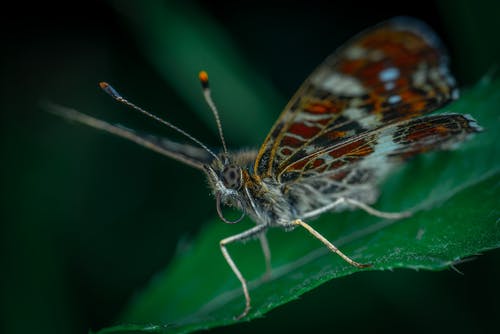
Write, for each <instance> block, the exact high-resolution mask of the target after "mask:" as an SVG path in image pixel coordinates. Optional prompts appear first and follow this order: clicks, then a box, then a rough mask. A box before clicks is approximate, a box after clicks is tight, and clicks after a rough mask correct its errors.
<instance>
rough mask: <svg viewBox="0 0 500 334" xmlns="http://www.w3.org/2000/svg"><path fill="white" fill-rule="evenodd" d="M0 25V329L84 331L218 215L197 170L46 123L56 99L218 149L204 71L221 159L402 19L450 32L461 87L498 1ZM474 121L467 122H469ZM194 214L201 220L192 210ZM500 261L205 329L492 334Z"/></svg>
mask: <svg viewBox="0 0 500 334" xmlns="http://www.w3.org/2000/svg"><path fill="white" fill-rule="evenodd" d="M11 5H13V7H10V8H3V9H2V13H1V14H0V17H1V20H0V25H1V30H0V34H1V36H2V40H1V41H2V45H1V52H0V57H1V62H0V66H1V77H0V78H1V79H0V80H1V82H0V85H1V89H0V119H1V123H0V129H1V131H0V138H1V141H0V157H1V160H0V161H1V163H0V170H1V173H0V178H1V179H0V187H1V188H0V189H1V192H0V196H1V198H0V207H1V222H0V238H1V240H0V242H1V244H0V247H1V261H2V262H1V263H0V268H1V269H0V270H1V272H0V283H1V285H0V293H1V294H0V307H1V313H0V314H1V315H0V331H1V332H2V333H35V332H36V333H84V332H87V330H88V329H94V330H97V329H99V328H102V327H104V326H107V325H110V324H112V323H113V321H114V319H116V317H117V316H118V315H119V314H120V311H121V310H122V309H123V307H124V306H125V304H126V303H127V301H128V300H129V299H130V298H131V296H133V295H134V293H135V292H137V291H138V289H140V288H141V287H142V286H144V285H145V284H147V282H148V281H149V280H150V279H151V277H152V276H153V275H154V274H155V273H156V272H158V271H160V270H161V269H163V268H165V267H166V266H167V265H168V263H169V261H170V260H171V259H172V257H173V256H174V254H175V252H176V249H178V248H179V247H182V244H183V240H189V239H191V238H193V236H196V234H197V233H198V232H199V231H200V228H201V227H202V226H203V224H204V222H205V221H207V220H208V218H211V217H213V216H214V215H215V210H214V203H213V199H212V198H210V197H209V196H208V193H209V192H208V190H207V187H206V185H205V180H204V177H203V175H201V174H200V173H199V172H198V171H196V170H192V169H190V168H189V167H185V166H183V165H181V164H179V163H177V162H175V161H171V160H169V159H166V158H164V157H161V156H159V155H157V154H155V153H153V152H148V151H147V150H145V149H143V148H141V147H138V146H136V145H133V144H130V143H128V142H126V141H124V140H121V139H118V138H114V137H112V136H110V135H106V134H102V133H99V132H97V131H94V130H91V129H89V128H86V127H83V126H79V125H74V124H70V123H68V122H66V121H64V120H61V119H59V118H57V117H54V116H52V115H50V114H48V113H45V112H43V111H41V109H40V107H39V103H40V101H42V100H50V101H53V102H57V103H59V104H62V105H65V106H70V107H73V108H76V109H78V110H80V111H82V112H85V113H89V114H92V115H94V116H97V117H99V118H103V119H106V120H109V121H113V122H119V123H121V124H124V125H126V126H128V127H131V128H135V129H142V130H145V131H148V132H152V133H156V134H161V135H164V136H168V137H169V138H174V139H179V140H182V139H181V138H179V136H178V135H177V134H175V133H172V131H169V130H168V129H165V128H163V127H161V126H159V125H158V124H154V123H153V122H151V121H149V120H147V119H144V117H141V115H137V113H134V112H133V111H130V110H127V109H126V108H124V107H123V106H120V105H118V104H117V103H116V102H114V101H113V100H112V99H111V98H110V97H109V96H107V95H106V94H104V93H103V92H102V91H100V89H99V88H98V86H97V83H98V82H99V81H103V80H105V81H108V82H110V83H111V84H113V85H114V86H115V87H116V88H117V89H118V90H119V91H120V92H121V93H122V94H123V95H124V96H126V97H128V98H129V99H131V100H132V101H134V102H135V103H136V104H138V105H140V106H143V107H145V108H146V109H148V110H151V111H154V112H155V113H156V114H158V115H161V116H163V117H166V118H167V119H169V120H170V121H172V122H173V123H174V124H177V125H179V126H180V127H182V128H183V129H185V130H187V131H188V132H190V133H192V134H194V135H195V136H196V137H198V138H199V139H201V140H202V141H203V142H205V143H207V144H208V145H209V146H213V147H216V146H219V141H218V138H217V133H216V128H215V124H214V121H213V119H212V117H211V114H210V112H209V110H208V108H207V107H206V106H205V104H204V102H203V99H202V95H201V91H200V88H199V83H198V81H197V73H198V71H199V70H201V69H206V70H207V71H208V72H209V74H210V77H211V84H212V91H213V94H214V98H215V99H216V101H217V104H218V106H219V109H220V111H221V118H222V122H223V125H224V130H225V133H226V137H227V141H228V142H229V146H230V147H233V148H235V147H242V146H245V147H257V146H258V145H259V144H260V143H261V142H262V140H263V138H264V137H265V135H266V133H267V131H268V129H269V128H270V127H271V125H272V123H273V120H274V119H275V118H276V117H277V115H278V114H279V112H280V111H281V109H282V107H283V106H284V104H285V103H286V101H287V99H288V98H289V97H291V96H292V94H293V92H294V91H295V89H296V88H297V87H298V86H299V85H300V83H301V82H302V81H303V80H304V79H305V78H306V76H307V75H308V74H309V73H310V72H311V71H312V70H313V69H314V68H315V66H317V65H318V64H319V63H320V62H321V61H322V60H323V59H324V58H325V57H326V56H327V55H328V54H329V53H331V52H332V51H333V50H334V49H335V48H336V47H338V46H339V45H340V44H341V43H342V42H344V41H345V40H346V39H347V38H349V37H350V36H352V35H354V34H355V33H357V32H359V31H360V30H362V29H364V28H367V27H369V26H371V25H373V24H376V23H378V22H380V21H382V20H384V19H387V18H390V17H393V16H396V15H408V16H414V17H417V18H420V19H422V20H424V21H426V22H427V23H429V24H430V25H431V26H432V27H433V28H434V29H435V30H436V31H437V32H438V34H439V35H440V36H441V37H442V39H443V41H444V43H445V45H446V46H447V47H448V49H449V51H450V55H451V60H452V70H453V72H454V73H455V74H456V76H457V79H458V80H459V82H460V85H461V86H463V87H467V86H470V85H473V84H474V83H475V82H476V81H477V80H478V79H479V78H480V77H482V76H483V75H484V74H486V73H487V72H488V71H491V70H493V69H494V68H495V65H498V60H499V59H500V43H498V34H499V33H500V23H499V22H498V13H500V3H498V1H494V0H490V1H465V0H460V1H451V0H447V1H445V0H442V1H418V2H414V3H409V2H398V3H395V2H392V1H391V2H384V1H377V2H375V1H373V2H370V3H365V4H363V6H361V5H359V4H354V3H353V2H352V1H323V2H319V1H297V2H287V3H282V4H280V5H278V4H269V3H268V2H264V1H251V2H250V1H242V2H224V1H210V2H209V1H206V2H203V1H177V2H175V1H163V2H161V1H145V2H133V1H116V2H113V1H107V2H103V1H81V2H77V3H74V2H64V3H55V2H51V3H45V2H43V3H32V4H27V3H17V4H11ZM471 113H473V110H471ZM193 208H195V209H193ZM499 260H500V252H499V251H498V250H497V251H493V252H488V253H487V254H486V255H484V256H479V257H477V258H476V259H475V260H474V261H471V262H467V263H464V264H461V265H459V266H458V268H459V269H460V270H461V271H462V272H463V273H464V274H463V275H461V274H458V273H457V272H455V271H452V270H450V271H443V272H437V273H436V272H415V271H407V270H398V271H395V272H367V273H363V274H362V275H353V276H349V277H345V278H342V279H337V280H335V281H334V282H330V283H329V284H325V285H323V286H322V287H320V288H318V289H316V290H314V291H312V292H310V293H307V294H306V295H304V296H303V297H302V298H301V300H299V301H295V302H291V303H289V304H287V305H285V306H283V307H280V308H278V309H276V310H274V311H272V312H271V313H269V314H268V315H267V316H266V317H265V318H263V319H258V320H255V321H252V322H251V323H245V324H240V325H237V326H232V327H228V328H219V329H214V330H212V332H214V333H230V332H231V333H233V332H235V331H239V332H247V333H251V332H256V331H264V330H266V331H271V330H273V331H293V330H311V329H315V328H329V329H330V328H331V330H332V331H341V330H343V331H346V330H347V331H367V330H370V331H374V330H375V331H380V332H401V331H404V332H407V333H412V332H415V333H417V332H419V333H420V332H423V331H425V332H442V331H445V330H446V331H453V332H464V333H465V332H467V333H470V332H476V333H480V332H482V333H487V332H494V330H495V329H496V328H497V327H498V326H497V324H498V321H497V317H498V314H500V290H499V287H498V282H499V281H500V270H499V266H498V263H499Z"/></svg>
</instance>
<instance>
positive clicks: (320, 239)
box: [292, 219, 371, 268]
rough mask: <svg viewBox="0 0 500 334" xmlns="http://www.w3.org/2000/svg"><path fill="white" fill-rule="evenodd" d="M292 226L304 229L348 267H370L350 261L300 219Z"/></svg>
mask: <svg viewBox="0 0 500 334" xmlns="http://www.w3.org/2000/svg"><path fill="white" fill-rule="evenodd" d="M292 224H293V225H299V226H302V227H303V228H305V229H306V230H307V231H308V232H309V233H311V234H312V235H313V236H314V237H315V238H316V239H318V240H319V241H321V242H322V243H323V244H325V246H326V247H328V248H329V249H330V250H331V251H332V252H334V253H335V254H337V255H338V256H340V257H341V258H342V259H343V260H344V261H346V262H347V263H349V264H350V265H352V266H354V267H357V268H367V267H370V266H371V264H363V263H359V262H356V261H354V260H353V259H351V258H350V257H348V256H347V255H345V254H344V253H342V252H341V251H340V250H339V249H338V248H337V247H335V246H334V245H333V244H332V243H331V242H330V241H328V240H327V239H326V238H325V237H324V236H322V235H321V234H320V233H319V232H318V231H316V230H315V229H313V228H312V227H311V226H310V225H309V224H307V223H305V222H303V221H302V220H300V219H297V220H294V221H293V222H292Z"/></svg>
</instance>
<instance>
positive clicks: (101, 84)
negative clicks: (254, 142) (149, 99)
mask: <svg viewBox="0 0 500 334" xmlns="http://www.w3.org/2000/svg"><path fill="white" fill-rule="evenodd" d="M99 87H101V89H102V90H103V91H105V92H106V93H108V95H109V96H111V97H112V98H113V99H115V100H116V101H118V102H120V103H123V104H125V105H126V106H129V107H130V108H132V109H135V110H137V111H139V112H141V113H143V114H144V115H146V116H148V117H150V118H152V119H154V120H155V121H157V122H160V123H162V124H164V125H166V126H168V127H169V128H171V129H173V130H175V131H177V132H179V133H180V134H182V135H184V136H186V137H187V138H189V139H190V140H192V141H193V142H195V143H196V144H198V145H200V146H201V147H202V148H203V149H204V150H205V151H207V152H208V153H210V154H211V155H212V156H213V157H214V158H215V159H217V160H219V161H220V159H219V157H218V156H217V155H216V154H215V153H214V152H212V151H211V150H210V149H209V148H208V147H207V146H206V145H205V144H203V143H202V142H201V141H199V140H198V139H196V138H195V137H193V136H191V135H190V134H189V133H187V132H186V131H184V130H182V129H181V128H178V127H177V126H175V125H173V124H172V123H170V122H167V121H165V120H164V119H161V118H160V117H158V116H156V115H153V114H151V113H150V112H148V111H146V110H144V109H142V108H141V107H138V106H136V105H135V104H133V103H132V102H130V101H128V100H127V99H125V98H124V97H122V96H121V95H120V94H119V93H118V92H117V91H116V90H115V89H114V88H113V87H111V85H110V84H108V83H107V82H104V81H101V82H99ZM224 149H225V146H224Z"/></svg>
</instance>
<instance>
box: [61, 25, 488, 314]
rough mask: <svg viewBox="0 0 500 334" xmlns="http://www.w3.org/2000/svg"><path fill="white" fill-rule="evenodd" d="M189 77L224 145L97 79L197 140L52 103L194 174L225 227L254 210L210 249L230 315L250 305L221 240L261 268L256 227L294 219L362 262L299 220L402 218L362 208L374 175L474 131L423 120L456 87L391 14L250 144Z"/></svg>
mask: <svg viewBox="0 0 500 334" xmlns="http://www.w3.org/2000/svg"><path fill="white" fill-rule="evenodd" d="M199 79H200V81H201V84H202V88H203V93H204V96H205V99H206V101H207V103H208V105H209V107H210V109H211V111H212V112H213V114H214V118H215V121H216V123H217V126H218V130H219V135H220V139H221V142H222V149H221V150H218V151H213V150H211V149H209V148H208V147H207V146H206V145H205V144H203V143H202V142H200V141H199V140H198V139H196V138H195V137H193V136H192V135H190V134H188V133H186V132H185V131H184V130H182V129H180V128H178V127H176V126H174V125H173V124H171V123H170V122H167V121H165V120H163V119H161V118H159V117H157V116H155V115H153V114H151V113H149V112H148V111H146V110H144V109H142V108H140V107H138V106H136V105H134V104H133V103H132V102H130V101H128V100H126V99H125V98H123V97H122V96H121V95H120V94H119V93H118V92H117V91H116V90H115V89H114V88H112V87H111V86H110V85H109V84H107V83H104V82H101V83H100V87H101V88H102V89H103V90H104V91H105V92H106V93H108V94H109V95H111V97H113V98H114V99H115V100H117V101H119V102H121V103H123V104H125V105H128V106H129V107H132V108H133V109H135V110H137V111H139V112H141V113H143V114H145V115H147V116H149V117H151V118H153V119H155V120H156V121H158V122H161V123H163V124H165V125H166V126H168V127H170V128H172V129H174V130H176V131H178V132H180V133H181V134H183V135H184V136H185V137H186V138H187V139H189V140H190V141H191V142H192V143H194V144H195V145H191V144H180V143H177V142H174V141H171V140H169V139H165V138H160V137H156V136H152V135H149V134H141V133H139V132H136V131H134V130H130V129H127V128H123V127H121V126H119V125H113V124H110V123H107V122H104V121H101V120H98V119H96V118H93V117H91V116H88V115H86V114H82V113H80V112H77V111H75V110H73V109H68V108H64V107H61V106H52V108H51V109H52V111H53V112H54V113H57V114H59V115H61V116H63V117H65V118H68V119H70V120H74V121H78V122H80V123H83V124H86V125H89V126H92V127H94V128H97V129H101V130H104V131H107V132H110V133H113V134H115V135H118V136H120V137H124V138H126V139H129V140H131V141H133V142H136V143H137V144H140V145H142V146H145V147H147V148H149V149H152V150H154V151H156V152H158V153H160V154H163V155H165V156H168V157H171V158H174V159H176V160H178V161H181V162H183V163H185V164H187V165H189V166H191V167H194V168H197V169H199V170H202V171H203V172H204V173H205V174H206V176H207V178H208V182H209V185H210V187H211V189H212V192H213V195H214V197H215V199H216V208H217V212H218V215H219V216H220V218H221V219H222V220H223V221H224V222H225V223H229V224H234V223H237V222H239V221H240V220H241V218H242V217H243V216H244V215H245V214H246V215H249V216H250V217H251V218H252V220H253V221H254V222H255V223H256V225H255V226H254V227H252V228H250V229H249V230H247V231H244V232H242V233H239V234H236V235H233V236H230V237H227V238H224V239H222V240H221V241H220V245H219V246H220V249H221V252H222V254H223V256H224V258H225V260H226V261H227V263H228V265H229V266H230V268H231V270H232V271H233V272H234V274H235V275H236V277H237V278H238V280H239V281H240V283H241V287H242V290H243V294H244V298H245V306H244V309H243V311H242V313H241V314H240V315H239V316H238V317H237V318H242V317H244V316H246V315H247V314H248V312H249V310H250V307H251V302H250V295H249V291H248V287H247V282H246V280H245V278H244V277H243V275H242V274H241V272H240V270H239V268H238V266H237V265H236V263H235V262H234V261H233V259H232V258H231V255H230V254H229V252H228V250H227V245H228V244H231V243H233V242H237V241H245V240H248V239H252V238H258V239H259V240H260V242H261V246H262V249H263V253H264V256H265V261H266V267H267V271H268V272H270V268H271V264H270V263H271V262H270V261H271V253H270V250H269V246H268V242H267V239H266V231H267V230H268V229H269V228H275V227H278V228H282V229H284V230H287V231H288V230H292V229H294V228H296V227H302V228H304V229H305V230H307V231H308V232H309V233H310V234H311V235H313V236H314V237H316V238H317V239H318V240H319V241H321V242H322V243H323V244H324V245H326V246H327V247H328V248H329V249H330V250H331V251H332V252H334V253H336V254H338V255H339V256H340V257H342V259H344V260H345V261H347V262H348V263H349V264H351V265H353V266H356V267H359V268H364V267H368V266H369V264H363V263H359V262H356V261H354V260H352V259H351V258H350V257H348V256H347V255H345V254H344V253H342V252H341V251H340V250H339V249H337V248H336V247H335V246H334V245H333V244H332V243H331V242H330V241H328V240H327V239H326V238H324V237H323V236H322V235H321V234H320V233H319V232H317V231H316V230H315V229H314V228H313V227H311V226H310V225H309V224H308V223H306V221H307V220H309V219H312V218H314V217H316V216H318V215H320V214H322V213H324V212H328V211H340V210H345V209H356V208H357V209H362V210H364V211H366V212H367V213H368V214H371V215H375V216H378V217H382V218H387V219H397V218H402V217H406V216H408V215H409V213H408V212H401V213H388V212H381V211H378V210H376V209H374V208H373V207H371V206H370V205H371V204H373V203H374V202H375V201H376V199H377V197H378V185H379V184H380V182H381V181H382V180H383V179H384V177H385V176H386V175H387V174H388V173H389V172H390V171H391V170H393V168H394V167H396V166H397V165H399V164H401V163H402V162H404V161H406V160H408V159H409V158H411V157H413V156H415V155H417V154H420V153H424V152H427V151H432V150H444V149H451V148H454V147H456V146H457V144H458V143H459V142H461V141H463V140H465V139H466V138H468V137H469V136H470V135H471V134H473V133H476V132H479V131H480V130H481V128H480V127H479V126H478V124H477V123H476V122H475V120H474V119H473V118H472V117H471V116H469V115H461V114H453V113H449V114H437V115H431V116H424V115H425V114H427V113H430V112H432V111H434V110H436V109H438V108H440V107H442V106H444V105H446V104H447V103H449V102H450V101H452V100H454V99H457V98H458V89H457V88H456V83H455V80H454V78H453V76H452V75H451V74H450V73H449V69H448V58H447V55H446V53H445V51H444V49H443V47H442V45H441V42H440V41H439V38H438V37H437V36H436V34H435V33H434V32H433V31H432V30H431V29H430V28H429V27H428V26H427V25H425V24H424V23H422V22H420V21H418V20H416V19H411V18H394V19H391V20H388V21H385V22H383V23H380V24H378V25H376V26H374V27H372V28H370V29H368V30H365V31H363V32H361V33H360V34H358V35H357V36H355V37H354V38H352V39H351V40H349V41H348V42H347V43H345V44H344V45H343V46H342V47H340V48H339V49H338V50H337V51H336V52H335V53H333V54H332V55H331V56H330V57H328V58H327V59H326V60H325V61H324V62H323V63H322V64H321V65H320V66H319V67H318V68H317V69H316V70H315V71H314V72H313V73H312V74H311V75H310V76H309V77H308V78H307V80H306V81H305V82H304V83H303V84H302V86H301V87H300V88H299V90H298V91H297V93H296V94H295V95H294V96H293V97H292V99H291V100H290V102H289V103H288V104H287V105H286V106H285V108H284V110H283V112H282V113H281V115H280V116H279V118H278V120H277V121H276V123H275V124H274V125H273V127H272V128H271V130H270V132H269V134H268V136H267V138H266V139H265V140H264V143H263V144H262V146H261V147H260V149H259V150H258V151H257V150H242V151H229V150H228V148H227V146H226V142H225V139H224V135H223V132H222V126H221V121H220V119H219V114H218V111H217V108H216V106H215V104H214V102H213V100H212V98H211V91H210V87H209V84H208V76H207V74H206V72H203V71H202V72H200V74H199ZM223 205H229V206H232V207H235V208H237V209H239V210H241V211H242V216H241V218H240V219H237V220H235V221H230V220H228V219H226V218H225V217H224V215H223V213H222V210H221V207H222V206H223Z"/></svg>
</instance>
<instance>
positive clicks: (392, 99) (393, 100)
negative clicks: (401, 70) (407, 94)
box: [387, 95, 401, 104]
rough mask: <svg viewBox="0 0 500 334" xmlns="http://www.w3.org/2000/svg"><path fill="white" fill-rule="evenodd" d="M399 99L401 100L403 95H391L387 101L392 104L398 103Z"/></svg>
mask: <svg viewBox="0 0 500 334" xmlns="http://www.w3.org/2000/svg"><path fill="white" fill-rule="evenodd" d="M399 101H401V96H399V95H391V96H389V98H388V99H387V102H389V103H390V104H395V103H398V102H399Z"/></svg>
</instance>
